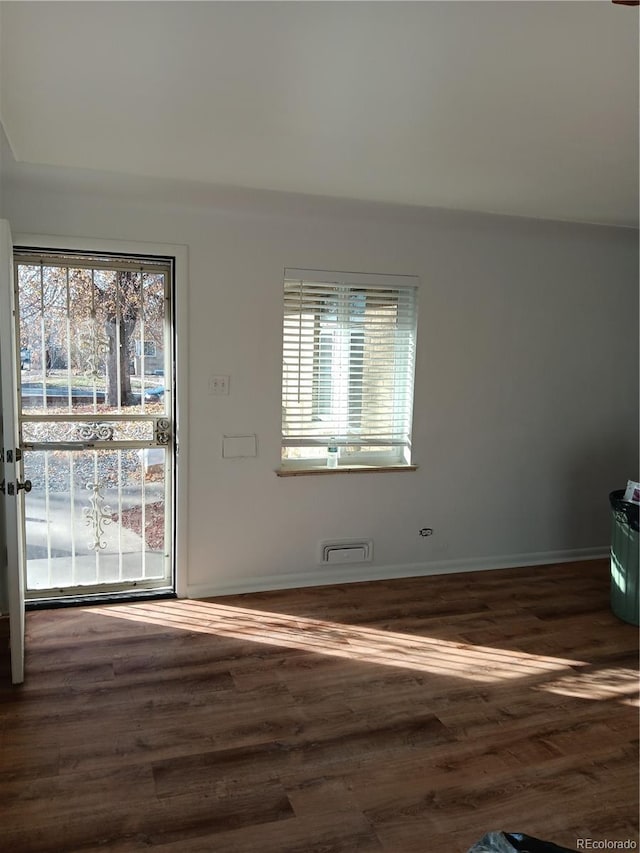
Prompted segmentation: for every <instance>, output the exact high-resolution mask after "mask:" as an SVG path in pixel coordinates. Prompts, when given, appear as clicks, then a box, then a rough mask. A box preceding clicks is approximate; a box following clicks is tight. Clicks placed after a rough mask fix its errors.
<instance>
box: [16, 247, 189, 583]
mask: <svg viewBox="0 0 640 853" xmlns="http://www.w3.org/2000/svg"><path fill="white" fill-rule="evenodd" d="M13 243H14V245H15V246H24V247H26V248H35V247H38V248H42V249H60V250H63V251H73V250H74V249H75V250H76V251H81V252H94V253H96V252H116V253H120V254H131V255H135V254H137V255H162V256H164V257H170V258H173V259H174V264H175V266H174V283H173V287H174V299H173V323H174V329H175V370H176V391H177V394H176V413H175V417H176V420H175V439H176V466H175V506H174V512H175V531H176V541H175V548H174V550H175V572H176V575H175V582H176V593H177V595H178V597H179V598H186V596H187V581H188V578H187V568H188V565H189V562H188V553H187V548H188V540H187V523H188V515H187V487H188V471H189V458H188V453H189V441H188V436H189V426H188V413H189V405H188V377H189V374H188V356H189V350H188V345H187V341H188V330H189V324H188V307H189V267H188V261H189V253H188V247H187V246H184V245H178V244H174V243H147V242H137V241H131V240H105V239H102V238H95V239H93V238H90V237H56V236H55V235H51V234H16V235H14V238H13Z"/></svg>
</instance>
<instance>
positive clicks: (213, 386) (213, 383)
mask: <svg viewBox="0 0 640 853" xmlns="http://www.w3.org/2000/svg"><path fill="white" fill-rule="evenodd" d="M229 380H230V377H229V376H220V375H217V376H210V377H209V393H210V394H228V393H229Z"/></svg>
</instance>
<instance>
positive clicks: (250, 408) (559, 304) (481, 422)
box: [5, 170, 638, 594]
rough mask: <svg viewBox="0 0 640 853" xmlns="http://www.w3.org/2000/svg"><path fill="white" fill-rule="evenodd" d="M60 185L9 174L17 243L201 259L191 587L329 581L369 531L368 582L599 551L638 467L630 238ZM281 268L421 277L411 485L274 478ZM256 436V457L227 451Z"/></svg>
mask: <svg viewBox="0 0 640 853" xmlns="http://www.w3.org/2000/svg"><path fill="white" fill-rule="evenodd" d="M18 172H19V170H18ZM47 174H48V173H47ZM61 174H63V175H64V173H61ZM49 177H50V176H49ZM65 180H66V179H62V180H60V179H58V178H56V180H48V179H47V180H40V179H38V180H26V179H25V180H23V181H21V180H18V179H17V178H16V177H15V176H14V178H13V179H12V181H11V182H9V184H8V186H7V187H6V194H5V213H6V215H7V217H8V218H9V220H10V221H11V227H12V230H13V232H14V233H18V232H22V233H24V232H28V233H41V234H58V235H64V236H71V237H74V236H75V237H79V236H82V237H96V238H110V239H123V240H142V241H152V242H166V243H181V244H186V245H188V248H189V268H190V282H189V299H190V304H189V317H190V329H189V401H190V412H189V423H190V435H189V476H188V483H189V487H188V505H189V515H188V543H189V566H188V583H189V585H190V587H191V592H192V594H196V593H200V594H203V593H205V592H213V591H214V590H220V591H226V590H233V589H244V588H248V589H250V588H259V587H261V586H269V585H274V584H275V585H286V584H288V583H291V584H298V583H313V582H322V580H323V579H324V580H333V579H336V578H337V577H339V576H341V575H340V570H338V571H337V572H334V573H332V574H331V573H328V572H327V570H326V569H319V568H318V567H316V565H315V551H316V546H317V543H318V541H319V540H323V539H333V538H338V539H340V538H346V537H351V536H353V537H366V538H372V539H373V540H374V556H375V561H374V563H373V565H369V566H363V567H355V568H353V567H350V570H349V574H348V575H347V574H346V573H345V574H344V577H347V576H348V577H351V578H353V577H361V578H363V579H365V578H367V577H373V576H378V575H385V574H394V573H399V574H413V573H418V572H421V571H431V570H448V569H451V568H460V567H474V566H477V567H485V566H490V565H505V564H506V565H509V564H514V563H517V562H528V561H531V562H533V561H536V560H541V561H544V560H552V559H554V558H556V557H559V558H564V557H571V556H589V555H594V554H596V553H598V552H599V551H600V550H601V549H604V548H606V547H607V544H608V541H609V517H608V500H607V495H608V492H609V491H610V490H612V489H614V488H621V487H623V486H624V485H625V484H626V480H627V478H629V477H633V478H637V473H638V448H637V437H638V336H637V317H638V294H637V272H638V266H637V264H638V257H637V233H636V232H633V231H627V230H623V229H613V228H602V227H597V226H584V225H582V226H578V225H572V224H563V223H552V222H540V221H530V220H524V219H522V220H519V219H509V218H501V217H492V216H482V215H469V214H462V213H461V214H456V213H445V212H437V211H431V212H429V211H422V212H421V211H410V210H406V209H404V210H400V209H395V208H391V207H389V208H385V207H381V206H367V205H358V204H351V203H338V202H336V203H333V202H330V201H327V200H323V201H317V202H314V201H310V200H305V199H299V200H296V199H294V198H287V197H284V196H276V195H270V194H260V195H259V196H258V195H256V196H252V195H251V194H250V193H244V194H243V193H237V194H233V193H219V194H218V195H215V194H212V195H211V196H210V197H207V194H206V193H205V192H204V191H202V192H201V195H200V198H198V199H195V200H194V202H193V203H187V199H186V196H180V193H179V191H178V188H176V192H175V194H174V201H171V200H167V199H163V198H161V195H162V194H158V193H157V192H156V190H155V189H154V188H153V187H152V185H151V184H148V185H147V184H145V183H144V182H136V183H132V182H124V181H123V180H121V179H117V180H116V179H115V178H114V179H113V182H112V184H111V189H110V190H109V191H106V190H102V189H101V190H100V191H98V183H95V184H94V185H89V189H85V190H83V189H81V187H80V186H79V185H78V186H75V187H72V185H71V184H68V185H67V184H66V183H65ZM127 187H128V188H127ZM194 189H195V188H194ZM120 192H122V193H123V195H122V196H121V195H120ZM145 199H146V200H145ZM176 199H179V203H178V202H177V201H176ZM286 266H289V267H311V268H317V269H337V270H357V271H363V270H364V271H367V272H378V273H400V274H411V275H417V276H419V277H420V279H421V283H422V284H421V292H420V315H419V332H418V355H417V381H416V394H415V418H414V458H415V461H416V462H417V463H418V464H419V466H420V468H419V470H418V471H417V472H416V473H398V474H366V475H365V474H358V475H344V476H342V475H340V476H333V477H296V478H288V479H282V478H278V477H276V475H275V473H274V470H275V468H276V467H277V466H278V462H279V429H280V352H281V299H282V295H281V294H282V273H283V269H284V267H286ZM211 373H220V374H230V376H231V394H230V395H229V396H228V397H213V396H209V395H208V376H209V374H211ZM247 432H249V433H253V432H255V433H256V434H257V436H258V448H259V453H258V457H257V458H255V459H246V460H223V459H222V458H221V436H222V435H223V434H224V433H247ZM427 525H428V526H430V527H433V528H434V531H435V533H434V535H433V536H432V537H430V538H423V537H420V536H419V534H418V531H419V529H420V528H421V527H424V526H427ZM282 576H286V577H282Z"/></svg>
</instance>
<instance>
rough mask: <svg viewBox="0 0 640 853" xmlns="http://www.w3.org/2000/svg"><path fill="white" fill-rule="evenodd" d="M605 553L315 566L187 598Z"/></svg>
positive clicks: (225, 583) (192, 587)
mask: <svg viewBox="0 0 640 853" xmlns="http://www.w3.org/2000/svg"><path fill="white" fill-rule="evenodd" d="M608 556H609V548H608V546H607V547H602V548H576V549H573V550H570V551H540V552H534V553H531V554H511V555H508V556H502V557H480V558H468V559H463V560H440V561H436V562H431V563H404V564H402V565H397V566H372V565H371V564H367V565H363V564H357V565H344V566H316V567H314V568H313V569H312V570H309V571H307V572H296V573H292V574H286V575H266V576H265V577H251V578H238V579H235V580H220V581H218V582H217V583H216V582H213V583H206V584H189V585H188V586H187V598H211V597H213V596H219V595H238V594H240V593H245V592H267V591H270V590H275V589H296V588H300V587H307V586H327V585H329V584H334V583H358V582H363V581H376V580H390V579H392V578H410V577H426V576H428V575H447V574H454V573H457V572H483V571H490V570H491V569H510V568H514V569H515V568H518V567H522V566H541V565H549V564H552V563H573V562H576V561H578V560H601V559H604V558H607V557H608Z"/></svg>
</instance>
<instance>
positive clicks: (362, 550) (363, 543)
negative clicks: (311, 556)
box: [318, 539, 373, 565]
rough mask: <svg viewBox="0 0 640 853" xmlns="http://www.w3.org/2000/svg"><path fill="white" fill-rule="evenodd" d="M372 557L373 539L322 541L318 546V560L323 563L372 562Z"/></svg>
mask: <svg viewBox="0 0 640 853" xmlns="http://www.w3.org/2000/svg"><path fill="white" fill-rule="evenodd" d="M372 559H373V542H372V541H371V539H339V540H336V541H333V542H321V543H320V546H319V548H318V562H319V563H322V564H323V565H324V564H326V563H329V564H331V565H335V564H340V563H370V562H371V561H372Z"/></svg>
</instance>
